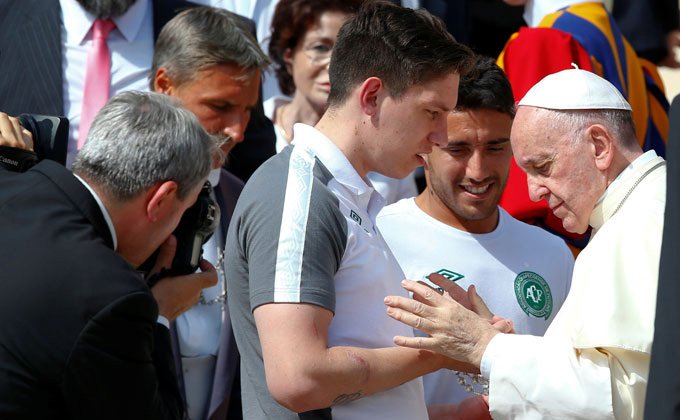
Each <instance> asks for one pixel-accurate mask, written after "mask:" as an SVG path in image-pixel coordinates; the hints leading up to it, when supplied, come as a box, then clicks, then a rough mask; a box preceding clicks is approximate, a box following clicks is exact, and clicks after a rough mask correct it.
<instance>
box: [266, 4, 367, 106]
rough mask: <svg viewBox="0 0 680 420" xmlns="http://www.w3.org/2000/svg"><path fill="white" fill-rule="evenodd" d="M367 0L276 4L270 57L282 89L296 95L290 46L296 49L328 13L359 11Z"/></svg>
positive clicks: (270, 42)
mask: <svg viewBox="0 0 680 420" xmlns="http://www.w3.org/2000/svg"><path fill="white" fill-rule="evenodd" d="M363 2H364V0H281V1H279V3H278V4H277V5H276V10H275V11H274V17H273V18H272V24H271V37H270V39H269V57H270V58H271V59H272V61H273V63H274V70H275V71H276V79H277V80H278V82H279V87H280V88H281V92H283V93H284V94H286V95H293V93H294V92H295V82H294V81H293V76H292V75H291V74H290V73H289V72H288V69H287V68H286V63H285V62H284V61H283V56H284V54H285V52H286V50H287V49H291V50H294V49H295V48H296V47H298V44H299V43H300V41H301V40H302V38H304V36H305V33H306V32H307V31H308V30H309V28H311V27H312V25H314V24H315V23H316V22H317V21H318V20H319V18H320V17H321V15H322V14H324V13H325V12H331V11H332V12H342V13H346V14H348V15H353V14H355V13H356V12H357V11H358V10H359V7H360V6H361V4H362V3H363Z"/></svg>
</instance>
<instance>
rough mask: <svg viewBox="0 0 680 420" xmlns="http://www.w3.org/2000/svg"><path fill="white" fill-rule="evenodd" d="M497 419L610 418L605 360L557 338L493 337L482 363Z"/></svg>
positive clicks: (491, 403) (605, 357)
mask: <svg viewBox="0 0 680 420" xmlns="http://www.w3.org/2000/svg"><path fill="white" fill-rule="evenodd" d="M481 370H482V374H484V375H485V376H487V377H488V378H489V380H490V381H489V382H490V384H489V406H490V411H491V415H492V416H493V418H494V419H495V420H501V419H523V420H529V419H532V420H533V419H588V420H593V419H613V418H614V414H613V407H612V391H611V383H612V382H611V374H610V370H609V364H608V357H607V355H606V354H605V353H602V352H600V351H598V350H597V349H584V350H577V349H575V348H573V347H572V344H571V343H570V342H569V341H568V340H566V339H564V338H563V337H560V336H552V337H549V338H548V337H536V336H531V335H515V334H497V335H496V336H495V337H494V338H493V339H492V340H491V342H490V343H489V345H488V347H487V349H486V351H485V353H484V358H483V359H482V369H481Z"/></svg>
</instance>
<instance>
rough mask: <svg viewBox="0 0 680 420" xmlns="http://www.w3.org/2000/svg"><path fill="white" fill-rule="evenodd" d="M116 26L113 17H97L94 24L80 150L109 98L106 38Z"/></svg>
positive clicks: (108, 64) (109, 56)
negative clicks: (95, 118) (93, 122)
mask: <svg viewBox="0 0 680 420" xmlns="http://www.w3.org/2000/svg"><path fill="white" fill-rule="evenodd" d="M115 27H116V24H115V23H113V21H112V20H111V19H97V20H95V21H94V24H93V25H92V44H91V45H90V50H89V51H88V52H87V69H86V70H85V84H84V87H83V108H82V110H81V113H80V128H79V129H78V150H80V148H81V147H83V145H84V144H85V139H86V138H87V133H88V132H89V131H90V125H91V124H92V120H94V116H95V115H97V112H99V110H100V109H101V108H102V107H103V106H104V104H106V101H107V100H108V99H109V90H110V87H111V54H110V53H109V46H108V45H107V44H106V38H107V37H108V36H109V33H110V32H111V31H112V30H113V28H115Z"/></svg>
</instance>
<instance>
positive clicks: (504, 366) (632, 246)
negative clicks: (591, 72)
mask: <svg viewBox="0 0 680 420" xmlns="http://www.w3.org/2000/svg"><path fill="white" fill-rule="evenodd" d="M665 202H666V167H665V162H664V160H663V159H662V158H660V157H657V156H656V155H655V154H654V152H653V151H650V152H647V153H645V154H644V155H642V156H640V157H638V159H636V160H635V161H634V162H633V163H632V164H631V165H630V166H629V167H628V168H627V169H626V170H625V171H624V172H622V173H621V175H619V177H618V178H617V179H616V180H615V181H614V183H612V184H611V185H610V186H609V188H608V189H607V191H606V192H605V194H604V196H603V198H602V199H601V200H600V202H599V203H598V205H597V206H596V207H595V209H594V210H593V213H592V214H591V216H590V225H591V226H592V227H593V236H592V238H591V240H590V243H589V244H588V246H587V247H586V248H585V249H584V250H583V251H582V252H581V253H580V254H579V256H578V258H577V259H576V263H575V266H574V274H573V278H572V286H571V290H570V292H569V296H568V297H567V300H566V301H565V302H564V305H563V306H562V309H561V310H560V312H559V313H558V314H557V316H556V317H555V320H554V321H553V323H552V324H551V325H550V327H549V328H548V330H547V331H546V333H545V336H544V337H534V336H527V335H510V334H498V335H497V336H495V337H494V338H493V339H492V340H491V342H490V343H489V346H488V347H487V349H486V351H485V353H484V357H483V359H482V374H483V375H485V376H486V377H487V378H489V379H490V386H489V397H490V401H489V404H490V410H491V414H492V416H493V418H494V419H496V420H500V419H588V420H592V419H609V418H616V419H641V418H642V416H643V411H644V400H645V390H646V387H647V378H648V372H649V360H650V351H651V347H652V337H653V335H654V315H655V308H656V289H657V279H658V271H659V255H660V249H661V237H662V232H663V218H664V207H665Z"/></svg>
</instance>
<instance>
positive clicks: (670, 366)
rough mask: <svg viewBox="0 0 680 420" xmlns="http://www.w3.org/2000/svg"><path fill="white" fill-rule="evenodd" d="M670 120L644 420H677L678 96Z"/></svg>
mask: <svg viewBox="0 0 680 420" xmlns="http://www.w3.org/2000/svg"><path fill="white" fill-rule="evenodd" d="M670 120H671V127H670V132H669V134H668V148H667V149H666V159H667V165H668V168H667V178H668V180H667V183H666V214H665V218H664V227H663V243H662V245H661V261H660V264H659V289H658V291H657V298H656V300H657V301H656V320H655V321H654V344H653V346H652V361H651V364H650V368H649V385H648V387H647V401H646V403H645V418H647V419H654V420H670V419H680V375H679V374H678V373H679V372H680V359H678V351H679V350H680V329H678V324H680V305H678V299H680V259H679V258H678V248H680V187H679V186H678V185H679V184H680V143H678V142H680V96H676V97H675V99H674V100H673V104H672V105H671V112H670Z"/></svg>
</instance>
